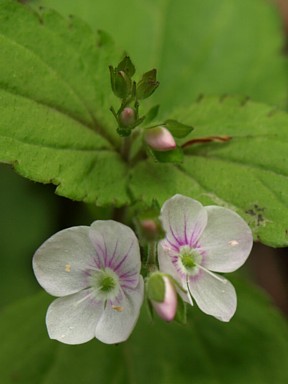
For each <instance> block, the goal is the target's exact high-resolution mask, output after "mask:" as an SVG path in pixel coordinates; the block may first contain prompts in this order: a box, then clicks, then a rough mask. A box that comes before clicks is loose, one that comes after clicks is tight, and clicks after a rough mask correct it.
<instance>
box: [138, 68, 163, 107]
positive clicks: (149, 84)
mask: <svg viewBox="0 0 288 384" xmlns="http://www.w3.org/2000/svg"><path fill="white" fill-rule="evenodd" d="M156 75H157V70H156V69H151V71H148V72H146V73H144V75H143V76H142V79H141V80H140V81H139V83H138V84H137V89H136V96H137V99H139V100H141V99H147V97H149V96H151V95H152V93H153V92H154V91H155V90H156V89H157V88H158V86H159V81H157V80H156Z"/></svg>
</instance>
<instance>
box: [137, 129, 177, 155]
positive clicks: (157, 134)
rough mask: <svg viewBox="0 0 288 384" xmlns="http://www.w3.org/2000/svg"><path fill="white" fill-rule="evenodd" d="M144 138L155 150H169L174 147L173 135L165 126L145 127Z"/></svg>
mask: <svg viewBox="0 0 288 384" xmlns="http://www.w3.org/2000/svg"><path fill="white" fill-rule="evenodd" d="M144 139H145V141H146V143H147V144H148V145H149V146H150V147H151V148H152V149H155V151H170V150H172V149H174V148H176V143H175V140H174V137H173V136H172V134H171V133H170V131H168V129H167V128H165V127H156V128H150V129H147V130H146V131H145V134H144Z"/></svg>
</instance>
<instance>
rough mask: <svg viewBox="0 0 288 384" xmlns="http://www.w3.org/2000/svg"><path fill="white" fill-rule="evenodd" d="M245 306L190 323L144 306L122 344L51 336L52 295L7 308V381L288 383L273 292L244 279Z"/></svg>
mask: <svg viewBox="0 0 288 384" xmlns="http://www.w3.org/2000/svg"><path fill="white" fill-rule="evenodd" d="M237 290H238V293H239V300H238V311H237V313H236V315H235V317H234V319H233V320H232V321H231V322H230V323H221V322H219V321H218V320H215V319H213V318H211V317H208V316H206V315H204V314H202V313H200V312H199V311H197V310H196V308H192V309H191V311H189V317H190V320H189V323H188V324H187V325H186V326H179V325H175V324H166V323H164V322H162V321H160V320H156V321H155V322H154V323H151V322H149V321H148V320H147V319H146V316H145V314H144V313H143V314H142V317H141V319H140V321H139V323H138V324H137V326H136V329H135V331H134V332H133V334H132V336H131V337H130V339H129V340H128V341H127V342H125V343H124V344H120V345H118V346H108V345H104V344H101V343H100V342H98V341H96V340H94V341H91V342H89V343H87V344H84V345H80V346H66V345H62V344H60V343H58V342H55V341H51V340H49V339H48V335H47V334H46V332H45V324H44V317H45V311H46V308H47V305H48V299H47V297H46V296H45V297H44V296H43V295H38V296H35V297H34V298H31V299H29V300H28V299H27V300H25V301H23V302H18V303H16V304H15V305H14V306H10V307H9V308H7V310H5V311H2V313H1V318H0V337H1V347H0V360H1V365H0V377H1V384H13V383H14V382H17V383H19V384H24V383H25V384H52V383H53V384H66V383H67V384H68V383H69V384H77V383H80V382H81V383H85V384H90V383H91V384H94V383H95V382H97V383H101V384H111V383H115V384H116V383H117V384H122V383H123V384H145V383H147V379H148V378H149V383H151V384H175V383H177V384H186V383H190V382H193V383H195V384H220V383H221V384H231V383H233V384H243V383H253V384H271V383H272V382H273V383H277V384H286V383H287V380H288V370H287V362H288V341H287V340H288V329H287V325H286V323H285V321H284V320H283V319H282V318H281V316H280V315H279V314H278V313H277V311H276V310H275V309H273V308H272V307H271V305H270V304H269V303H268V302H267V300H266V299H265V298H264V297H263V296H262V294H259V293H258V292H257V291H256V290H255V289H253V288H252V287H250V286H247V285H246V284H243V283H241V284H239V283H238V284H237Z"/></svg>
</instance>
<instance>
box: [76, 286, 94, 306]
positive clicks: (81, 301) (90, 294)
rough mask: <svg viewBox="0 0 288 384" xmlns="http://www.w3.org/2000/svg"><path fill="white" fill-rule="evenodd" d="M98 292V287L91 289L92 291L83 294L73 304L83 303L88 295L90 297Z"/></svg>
mask: <svg viewBox="0 0 288 384" xmlns="http://www.w3.org/2000/svg"><path fill="white" fill-rule="evenodd" d="M97 292H99V289H93V291H92V292H90V293H89V294H88V295H86V296H84V297H83V298H82V299H80V300H78V301H77V302H76V303H75V304H74V305H75V306H77V305H79V304H81V303H83V301H85V300H87V299H88V298H89V297H91V296H92V295H93V294H95V293H97Z"/></svg>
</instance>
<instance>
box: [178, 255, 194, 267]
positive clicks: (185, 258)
mask: <svg viewBox="0 0 288 384" xmlns="http://www.w3.org/2000/svg"><path fill="white" fill-rule="evenodd" d="M181 261H182V264H183V265H184V267H185V268H186V269H192V268H194V267H195V266H196V264H195V260H194V257H193V255H191V254H189V253H188V254H187V253H184V255H182V256H181Z"/></svg>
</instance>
